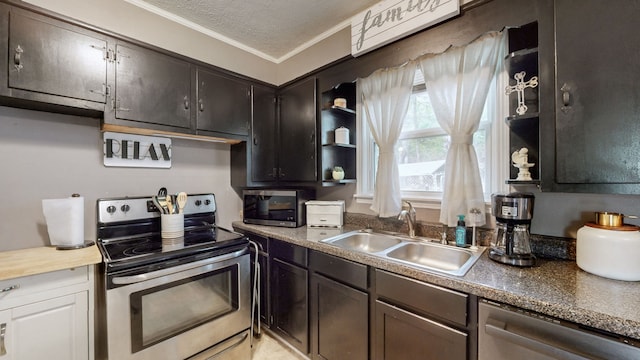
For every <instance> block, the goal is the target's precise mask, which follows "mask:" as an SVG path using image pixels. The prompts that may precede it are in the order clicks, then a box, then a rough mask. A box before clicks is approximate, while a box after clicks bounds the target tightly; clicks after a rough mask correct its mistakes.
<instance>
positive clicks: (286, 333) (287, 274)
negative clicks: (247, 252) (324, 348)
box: [271, 258, 309, 354]
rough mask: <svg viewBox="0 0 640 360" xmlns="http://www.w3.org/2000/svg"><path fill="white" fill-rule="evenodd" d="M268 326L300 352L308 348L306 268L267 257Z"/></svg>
mask: <svg viewBox="0 0 640 360" xmlns="http://www.w3.org/2000/svg"><path fill="white" fill-rule="evenodd" d="M271 280H272V283H271V284H272V285H271V299H272V303H271V306H272V308H271V315H272V316H273V320H272V324H271V328H272V330H274V331H275V332H276V333H278V335H280V336H282V337H283V338H284V339H285V340H287V341H288V342H289V343H290V344H291V345H293V346H294V347H295V348H296V349H298V350H300V351H301V352H302V353H303V354H307V353H308V352H309V330H308V329H309V324H308V311H309V306H308V298H307V290H308V289H307V270H306V269H303V268H300V267H298V266H295V265H291V264H289V263H287V262H284V261H282V260H280V259H277V258H274V259H272V261H271Z"/></svg>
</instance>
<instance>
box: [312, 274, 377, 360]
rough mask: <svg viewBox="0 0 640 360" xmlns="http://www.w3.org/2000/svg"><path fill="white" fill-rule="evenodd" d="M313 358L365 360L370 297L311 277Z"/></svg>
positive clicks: (329, 281)
mask: <svg viewBox="0 0 640 360" xmlns="http://www.w3.org/2000/svg"><path fill="white" fill-rule="evenodd" d="M310 297H311V311H312V315H311V319H312V327H313V329H312V331H311V333H312V336H313V339H312V358H313V359H326V360H339V359H345V360H366V359H367V358H368V355H369V341H368V338H369V318H368V316H369V312H368V308H369V304H368V302H369V296H368V295H367V293H366V292H363V291H360V290H357V289H354V288H352V287H350V286H347V285H344V284H342V283H339V282H337V281H334V280H331V279H329V278H326V277H324V276H322V275H318V274H313V275H312V277H311V293H310Z"/></svg>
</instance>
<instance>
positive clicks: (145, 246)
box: [122, 238, 153, 257]
mask: <svg viewBox="0 0 640 360" xmlns="http://www.w3.org/2000/svg"><path fill="white" fill-rule="evenodd" d="M152 251H153V243H152V241H151V239H149V238H145V239H141V240H140V242H139V243H137V244H135V245H133V246H131V247H129V248H126V249H124V250H122V255H123V256H124V257H131V256H138V255H144V254H148V253H150V252H152Z"/></svg>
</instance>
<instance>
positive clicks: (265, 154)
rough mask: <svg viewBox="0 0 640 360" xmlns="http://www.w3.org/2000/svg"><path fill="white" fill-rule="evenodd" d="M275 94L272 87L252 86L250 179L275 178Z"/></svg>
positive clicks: (257, 180)
mask: <svg viewBox="0 0 640 360" xmlns="http://www.w3.org/2000/svg"><path fill="white" fill-rule="evenodd" d="M275 100H276V94H275V91H274V90H273V89H270V88H267V87H262V86H254V87H253V111H252V121H251V135H252V139H251V164H250V166H251V170H250V171H251V180H252V181H255V182H272V181H275V180H277V175H278V169H277V162H276V161H277V154H276V151H277V147H276V144H277V141H278V139H277V137H276V134H277V127H276V124H277V123H276V102H275Z"/></svg>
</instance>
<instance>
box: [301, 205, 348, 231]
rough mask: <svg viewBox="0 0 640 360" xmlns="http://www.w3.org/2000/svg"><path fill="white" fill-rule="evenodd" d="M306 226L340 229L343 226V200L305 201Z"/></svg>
mask: <svg viewBox="0 0 640 360" xmlns="http://www.w3.org/2000/svg"><path fill="white" fill-rule="evenodd" d="M305 204H307V226H311V227H316V226H317V227H338V228H339V227H342V225H343V224H344V200H337V201H319V200H312V201H307V202H306V203H305Z"/></svg>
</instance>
